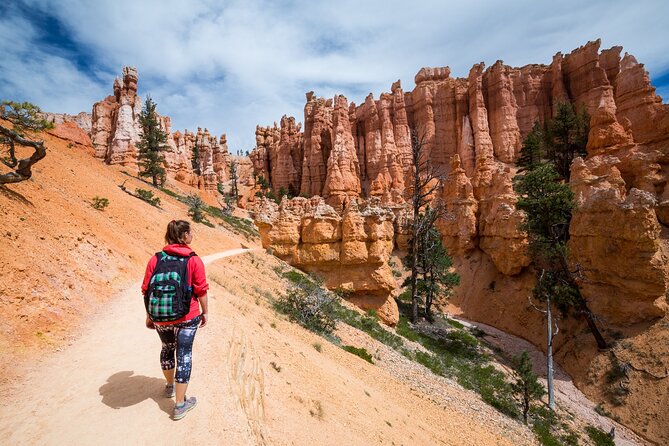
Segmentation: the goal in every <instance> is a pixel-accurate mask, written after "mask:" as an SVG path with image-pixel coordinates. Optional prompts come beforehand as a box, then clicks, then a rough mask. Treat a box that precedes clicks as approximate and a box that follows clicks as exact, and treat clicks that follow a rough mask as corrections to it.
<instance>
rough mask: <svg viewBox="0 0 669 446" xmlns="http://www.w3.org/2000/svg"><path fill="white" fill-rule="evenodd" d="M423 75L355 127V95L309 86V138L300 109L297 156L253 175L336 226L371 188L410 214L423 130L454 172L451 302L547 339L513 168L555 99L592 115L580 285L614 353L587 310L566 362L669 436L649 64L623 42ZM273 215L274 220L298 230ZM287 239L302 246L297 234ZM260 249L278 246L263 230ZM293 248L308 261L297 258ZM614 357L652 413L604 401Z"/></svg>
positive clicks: (581, 162) (448, 198) (663, 272)
mask: <svg viewBox="0 0 669 446" xmlns="http://www.w3.org/2000/svg"><path fill="white" fill-rule="evenodd" d="M415 83H416V86H415V88H414V89H413V90H411V91H408V92H403V90H402V88H401V85H400V83H399V81H398V82H396V83H394V84H393V85H392V87H391V92H390V93H382V94H381V95H380V97H379V99H374V97H373V96H372V95H371V94H370V95H369V96H367V98H365V101H364V102H363V103H362V104H360V105H356V104H354V103H350V104H348V122H344V120H345V107H346V106H347V101H346V99H345V98H343V97H342V96H336V97H335V98H334V100H330V99H327V100H326V99H323V98H317V97H315V96H314V94H313V92H310V93H307V104H306V105H305V113H304V122H305V127H304V132H302V133H299V125H296V124H295V120H294V119H293V118H284V119H282V122H281V129H283V128H284V127H286V128H290V129H291V132H288V131H286V132H284V131H283V130H281V131H279V130H275V131H274V133H273V145H274V146H275V147H282V150H283V151H284V153H285V154H286V155H284V156H285V157H286V159H288V158H289V159H290V163H287V162H278V161H275V162H256V163H254V169H255V172H256V174H258V175H263V176H265V177H266V178H271V179H276V181H283V183H280V184H281V185H282V186H283V187H286V184H287V185H289V186H290V187H292V190H293V191H298V187H299V193H300V194H302V195H305V196H314V195H318V196H321V197H323V200H324V202H325V203H328V204H330V205H332V210H333V212H334V213H332V214H331V216H330V217H329V218H331V219H333V220H336V221H339V220H338V219H340V220H341V219H343V215H345V214H346V212H348V211H347V209H348V207H347V206H348V203H349V202H357V201H358V200H359V199H360V198H361V197H362V198H363V199H364V198H372V197H373V198H375V199H376V200H379V202H380V203H381V205H382V206H386V207H393V208H401V207H402V206H406V204H407V203H406V200H407V198H408V196H409V193H410V188H409V186H410V184H411V183H410V178H411V176H412V173H413V166H412V162H411V159H412V158H411V136H412V132H415V133H416V134H417V135H418V136H419V137H420V138H422V140H423V142H424V144H425V148H426V150H427V152H428V153H429V159H430V161H431V162H432V164H433V165H434V166H436V167H437V168H439V169H441V170H442V171H443V172H444V173H446V175H447V177H446V181H445V182H444V185H443V190H441V191H440V197H441V198H442V199H443V202H444V204H445V206H446V209H447V214H446V216H445V217H444V218H443V219H440V220H439V221H438V223H437V225H438V228H439V230H440V232H441V234H442V237H443V241H444V244H445V246H446V247H447V248H448V250H449V252H450V254H451V255H452V256H453V257H454V264H455V267H456V270H457V271H458V273H459V274H460V275H461V284H460V286H459V287H458V288H457V289H456V291H455V293H454V295H453V297H452V298H451V306H450V310H451V311H453V312H458V313H460V314H464V315H465V317H467V318H469V319H473V320H477V321H480V322H484V323H487V324H491V325H493V326H496V327H499V328H501V329H503V330H505V331H508V332H510V333H513V334H516V335H518V336H521V337H524V338H526V339H528V340H530V341H531V342H533V343H534V344H535V345H537V346H540V347H542V348H543V346H544V344H545V328H544V322H543V321H542V318H541V314H540V313H537V312H536V311H534V310H532V307H531V306H530V305H529V302H528V297H529V296H531V293H532V288H533V286H534V282H535V278H534V273H533V271H532V270H531V268H529V263H530V262H529V258H528V257H527V254H526V247H527V241H526V239H525V235H524V234H523V233H521V232H520V231H519V230H518V225H519V223H520V222H521V221H522V219H523V214H522V213H521V212H519V211H518V210H517V209H516V202H517V197H516V195H515V194H514V192H513V187H512V179H513V177H514V176H515V174H516V171H517V169H516V167H515V162H516V161H517V160H518V158H519V154H520V149H521V146H522V141H523V139H524V138H525V137H526V136H527V135H528V133H529V132H530V130H531V129H532V126H533V125H534V123H535V122H537V121H539V122H540V123H543V122H545V121H546V120H547V119H550V118H552V117H553V116H554V111H555V109H556V105H557V104H559V103H563V102H570V103H571V104H572V105H573V106H574V108H575V109H576V110H577V111H580V110H582V109H585V110H587V112H588V113H589V115H590V117H591V121H590V133H589V138H588V145H587V156H586V157H585V158H584V159H581V158H577V159H576V160H574V162H573V164H572V167H571V180H570V187H571V188H572V190H573V191H574V193H575V196H576V201H577V204H578V208H577V209H576V210H575V211H574V213H573V219H572V223H571V226H570V240H569V253H570V262H571V263H572V266H573V268H574V271H576V273H577V275H578V277H579V279H578V280H579V285H580V287H581V292H582V295H583V297H584V298H585V299H586V301H587V303H588V306H589V307H590V309H591V310H592V311H593V313H594V314H595V317H596V323H597V324H598V326H599V328H600V330H601V331H602V332H603V334H604V336H605V338H606V339H607V341H608V342H609V343H610V344H611V345H612V346H613V347H612V349H611V351H610V352H608V353H602V352H598V350H597V347H596V344H595V342H594V339H593V338H592V336H591V335H590V334H589V332H588V329H587V325H586V323H585V321H584V320H583V318H580V317H579V316H578V315H576V317H569V318H566V319H564V320H561V321H560V324H561V328H562V331H561V335H560V336H559V337H558V338H556V345H555V349H556V350H555V351H556V358H557V359H558V360H559V361H560V362H561V363H562V365H563V366H565V368H566V369H567V370H568V371H569V373H570V374H571V375H572V376H573V377H574V379H575V381H576V383H577V384H578V385H579V386H580V387H581V388H582V389H584V390H585V391H586V392H587V393H588V394H590V395H591V397H593V398H595V399H598V398H599V399H600V400H601V401H602V404H603V406H605V407H606V409H607V410H609V411H611V412H613V413H614V414H616V415H618V416H620V417H621V418H622V419H623V421H624V422H625V423H626V424H628V425H630V426H632V427H634V428H635V430H637V432H640V433H643V435H645V436H647V437H648V438H651V439H653V440H654V441H659V442H661V443H663V442H666V441H669V433H667V432H666V429H664V428H663V426H666V423H667V422H669V416H665V415H662V417H661V418H662V419H661V420H659V419H658V418H657V414H659V413H664V412H663V411H662V400H661V399H658V398H651V397H652V395H654V394H662V392H663V390H661V389H665V390H666V379H667V374H666V370H669V359H668V358H669V353H668V351H669V349H666V348H665V349H663V350H662V351H659V350H657V349H655V350H657V351H655V350H653V356H652V358H650V359H649V357H648V351H649V350H648V349H647V348H645V347H643V345H645V343H647V342H652V341H650V338H649V336H651V335H652V337H656V338H662V339H664V338H666V337H667V329H666V327H668V326H669V316H668V315H667V313H668V312H667V310H668V308H669V305H668V302H667V295H668V291H669V267H668V264H669V187H666V186H667V180H668V179H669V105H666V104H663V103H662V99H661V98H660V97H659V96H657V95H656V94H655V89H654V87H653V86H652V85H651V82H650V78H649V76H648V73H647V72H646V70H645V69H644V66H643V64H640V63H638V62H637V60H636V59H635V58H634V57H633V56H632V55H629V54H626V53H625V54H623V53H622V48H621V47H613V48H610V49H605V50H600V41H595V42H589V43H588V44H586V45H584V46H582V47H580V48H578V49H575V50H574V51H572V52H571V53H569V54H566V55H563V54H561V53H558V54H556V55H555V56H554V57H553V58H552V61H551V63H550V64H548V65H541V64H532V65H526V66H524V67H520V68H515V67H510V66H507V65H504V63H503V62H501V61H497V62H496V63H494V64H493V65H492V66H490V67H488V68H485V67H484V65H483V63H480V64H476V65H474V66H473V67H472V69H471V70H470V71H469V74H468V76H467V77H466V78H454V77H451V73H450V69H449V68H448V67H439V68H422V69H421V70H420V71H419V72H418V73H417V74H416V76H415ZM284 121H285V123H284ZM275 127H276V126H275ZM296 131H297V132H298V133H296ZM288 134H290V138H289V139H288V138H287V136H284V135H288ZM300 135H302V136H300ZM262 153H263V149H262V148H261V147H260V146H259V147H258V148H257V149H256V151H254V153H253V154H252V156H253V157H256V159H260V158H261V154H262ZM288 154H289V155H288ZM353 154H355V155H356V157H353V156H352V155H353ZM356 158H357V159H356ZM277 159H278V158H277ZM279 179H280V180H279ZM273 181H274V180H273ZM272 184H273V185H274V182H272ZM276 184H279V183H276ZM295 195H296V194H295ZM282 206H290V205H288V204H284V203H282ZM395 213H396V214H397V217H396V219H395V224H394V227H393V231H394V235H393V238H394V240H395V248H399V249H403V248H405V247H406V241H407V237H408V233H407V231H406V225H407V224H408V220H409V219H408V218H407V212H406V211H398V212H395ZM276 215H277V217H276V220H274V221H273V223H272V225H273V226H272V227H277V228H278V227H283V226H284V225H285V226H286V227H291V228H292V227H294V226H295V225H297V227H299V225H300V224H302V223H301V220H300V219H298V218H293V220H286V221H285V222H284V221H283V220H282V217H281V212H279V213H278V214H276ZM291 218H292V217H291ZM294 231H298V230H297V229H294ZM298 232H299V231H298ZM291 243H296V245H294V246H300V245H299V243H301V242H300V241H299V240H298V239H297V233H295V239H294V240H293V241H292V242H291ZM329 243H340V245H338V248H337V249H333V250H332V252H333V253H334V252H337V253H338V254H337V255H336V256H335V257H336V258H335V257H333V258H332V259H331V260H329V262H330V263H331V266H332V267H331V268H330V269H329V270H328V269H325V268H321V269H320V272H321V273H323V274H324V275H325V277H326V278H328V279H326V280H330V279H329V278H330V277H338V272H337V271H338V269H337V268H339V263H337V262H341V259H342V257H345V256H343V254H342V252H343V251H342V245H341V244H343V240H340V239H337V240H336V241H334V240H333V241H332V242H329ZM263 244H264V245H267V246H270V245H271V246H274V244H275V241H272V240H271V237H267V236H263ZM296 249H298V250H299V248H296ZM279 251H280V250H279ZM283 254H287V253H283ZM332 255H333V256H334V255H335V254H332ZM284 258H285V259H286V260H287V261H289V262H291V263H292V264H294V265H297V266H299V267H300V268H303V269H306V270H308V268H307V265H306V264H305V263H304V262H303V261H302V260H301V257H300V256H299V255H298V256H297V257H296V256H295V255H293V254H290V255H284ZM326 263H327V262H326ZM354 285H355V284H354ZM360 292H361V293H364V291H363V290H362V289H360ZM564 333H568V334H567V335H565V334H564ZM621 339H622V340H623V341H620V340H621ZM651 350H652V349H651ZM612 358H614V359H615V358H618V359H615V361H623V362H622V363H623V365H625V364H627V365H629V367H628V368H626V369H625V370H627V372H626V373H627V375H626V376H627V378H625V379H626V380H628V381H629V382H628V384H629V388H630V389H631V390H630V393H629V394H628V396H627V397H626V398H627V399H628V401H629V403H630V405H633V404H637V403H638V404H642V405H644V407H647V410H646V412H644V413H645V415H644V413H640V412H639V411H634V410H631V409H629V410H628V409H626V408H625V407H626V406H625V405H622V406H620V405H618V406H617V405H615V404H614V405H612V404H609V403H607V401H608V400H607V399H606V398H607V393H606V392H607V390H606V389H607V387H608V384H607V382H606V373H608V370H610V368H611V367H613V366H614V362H615V361H614V359H612ZM620 358H622V359H620ZM607 367H608V369H607ZM663 386H664V387H663ZM649 389H650V390H649ZM653 389H654V390H653ZM630 407H631V406H630ZM648 414H656V415H654V416H649V415H648Z"/></svg>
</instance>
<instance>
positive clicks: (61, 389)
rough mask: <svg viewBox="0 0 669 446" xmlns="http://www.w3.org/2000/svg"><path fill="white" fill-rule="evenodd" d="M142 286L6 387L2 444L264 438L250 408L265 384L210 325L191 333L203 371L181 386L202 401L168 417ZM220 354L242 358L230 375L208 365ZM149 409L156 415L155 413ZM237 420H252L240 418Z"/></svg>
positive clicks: (0, 414)
mask: <svg viewBox="0 0 669 446" xmlns="http://www.w3.org/2000/svg"><path fill="white" fill-rule="evenodd" d="M247 251H249V250H248V249H234V250H230V251H226V252H224V253H218V254H213V255H210V256H205V257H203V258H202V259H203V261H204V263H205V264H208V263H210V262H212V261H214V260H218V259H220V258H223V257H227V256H234V255H238V254H242V253H245V252H247ZM140 286H141V282H137V283H134V284H132V286H130V287H129V288H128V289H127V290H125V291H124V292H123V293H122V294H121V295H120V296H118V297H116V298H114V299H112V300H110V301H109V304H108V306H107V307H106V308H105V311H102V312H100V314H98V315H97V316H95V317H94V319H93V320H91V321H90V322H89V324H88V327H86V330H85V332H86V333H87V335H85V336H82V337H81V338H80V339H78V340H77V341H76V342H75V343H74V344H72V345H71V346H69V347H67V348H65V349H64V350H62V351H60V352H57V353H55V354H54V355H50V356H49V357H46V358H45V359H44V360H43V361H42V362H41V363H40V364H39V365H36V366H35V367H34V369H33V370H32V371H30V372H29V373H28V375H27V376H26V377H25V379H23V380H22V381H21V382H20V383H15V384H14V385H12V386H11V389H10V390H9V396H10V398H8V399H6V400H5V403H3V404H2V406H1V408H0V438H2V439H3V440H2V443H3V444H53V445H62V444H97V445H102V444H127V443H132V444H174V443H180V444H183V442H184V441H187V439H189V438H197V440H198V441H197V443H198V444H220V442H221V439H222V438H225V439H227V440H228V441H229V444H249V443H252V441H249V438H252V437H253V436H258V435H262V410H259V409H257V407H262V398H260V400H258V392H259V394H260V396H262V378H260V379H259V381H258V373H257V371H258V370H257V364H256V365H255V367H256V368H255V369H253V368H251V369H250V371H249V370H248V366H247V363H248V362H249V361H251V363H252V362H253V357H252V355H251V353H250V352H249V350H248V348H242V349H241V350H240V349H235V348H233V346H226V345H224V344H223V343H217V342H215V339H230V337H229V336H226V337H224V336H223V333H222V332H223V331H224V330H228V329H229V327H224V326H223V324H221V323H220V322H219V323H217V322H215V321H214V322H212V323H210V324H209V326H207V327H205V328H203V329H202V330H199V331H198V334H197V338H205V339H198V340H199V342H198V341H196V342H195V347H194V355H195V356H196V358H197V362H198V364H197V365H196V367H198V368H200V370H201V372H200V374H199V375H198V379H195V380H193V382H192V384H191V386H190V387H189V389H188V393H189V394H190V395H203V396H204V395H205V394H206V395H207V397H206V398H201V400H200V402H199V409H200V410H198V411H194V412H193V413H192V414H191V416H189V417H186V419H184V420H183V421H180V422H179V423H175V422H174V421H172V420H171V418H170V416H171V413H172V408H173V404H174V403H173V401H172V400H170V399H167V398H163V397H161V396H160V395H161V389H162V388H163V386H164V380H163V379H162V378H158V377H156V376H160V374H159V373H158V374H157V373H156V372H157V370H156V364H157V361H158V354H159V351H160V340H159V339H158V336H150V335H149V333H147V329H146V328H145V327H144V310H143V302H142V299H141V298H140V291H139V290H140ZM207 338H209V339H208V340H207ZM221 344H223V345H221ZM221 349H224V350H223V351H220V352H219V351H217V350H221ZM225 350H227V351H229V353H227V352H226V351H225ZM219 355H221V356H223V357H226V356H227V357H228V358H234V357H235V356H237V357H239V358H241V360H238V361H236V363H237V364H240V365H239V366H238V367H237V371H236V372H234V373H233V372H232V371H231V372H230V373H229V374H223V375H218V374H217V371H220V370H221V368H220V367H217V366H216V365H215V364H211V363H213V361H214V360H215V358H217V357H221V356H219ZM208 363H210V364H208ZM233 363H235V361H231V364H233ZM254 373H255V375H254ZM202 375H205V376H202ZM260 376H262V375H261V374H260ZM229 380H234V385H231V384H232V383H230V382H229ZM254 380H256V381H255V382H259V384H258V385H256V384H254ZM235 386H239V387H240V388H241V389H242V391H241V392H239V393H238V394H237V396H238V398H236V399H231V398H229V397H228V394H229V390H228V389H230V387H235ZM254 386H255V387H254ZM258 386H259V387H258ZM5 396H8V395H7V394H5ZM249 396H254V398H249ZM246 401H250V403H247V402H246ZM100 402H102V403H103V404H100ZM214 403H215V404H216V407H212V406H213V404H214ZM156 405H157V406H158V407H159V408H160V411H161V412H160V414H161V416H158V417H156V416H155V414H156V410H155V407H156ZM235 405H237V406H242V407H244V409H245V410H244V411H240V410H238V408H237V407H235ZM245 406H246V407H245ZM202 414H225V416H220V417H215V416H214V417H212V416H207V417H205V416H203V415H202ZM244 415H246V416H249V417H252V419H249V420H245V419H243V417H244ZM240 417H241V418H242V419H240Z"/></svg>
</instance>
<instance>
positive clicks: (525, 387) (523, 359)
mask: <svg viewBox="0 0 669 446" xmlns="http://www.w3.org/2000/svg"><path fill="white" fill-rule="evenodd" d="M514 362H515V363H516V364H515V365H516V367H515V370H514V372H513V375H514V377H515V382H513V383H511V390H512V391H513V393H514V395H515V396H516V398H518V399H519V401H520V405H521V408H522V410H523V419H524V420H525V424H527V414H528V412H529V411H530V406H531V404H532V401H534V400H536V399H539V398H541V397H542V396H543V395H544V393H546V391H545V390H544V387H543V386H542V385H541V383H539V381H538V380H537V375H535V374H534V372H533V371H532V360H531V359H530V355H529V354H528V353H527V351H524V352H523V353H522V354H521V355H520V356H519V357H517V358H515V361H514Z"/></svg>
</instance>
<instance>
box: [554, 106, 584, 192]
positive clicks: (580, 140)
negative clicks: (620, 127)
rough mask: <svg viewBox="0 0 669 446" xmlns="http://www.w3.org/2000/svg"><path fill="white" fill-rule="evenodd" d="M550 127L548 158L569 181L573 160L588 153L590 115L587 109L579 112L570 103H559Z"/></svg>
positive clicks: (562, 176)
mask: <svg viewBox="0 0 669 446" xmlns="http://www.w3.org/2000/svg"><path fill="white" fill-rule="evenodd" d="M548 127H549V132H548V133H547V136H548V138H547V139H548V155H549V156H548V158H549V160H550V161H551V162H552V163H553V165H554V166H555V169H556V171H557V172H558V173H559V174H560V177H561V178H563V179H565V180H566V181H569V174H570V171H569V169H570V168H571V162H572V161H573V160H574V158H576V157H577V156H586V155H587V154H588V152H587V150H586V146H587V144H588V131H589V128H590V116H589V115H588V113H587V111H585V109H584V110H583V111H582V112H581V113H579V114H577V113H575V112H574V107H573V106H572V105H571V104H570V103H568V102H564V103H559V104H557V106H556V113H555V118H553V119H552V120H550V122H549V124H548Z"/></svg>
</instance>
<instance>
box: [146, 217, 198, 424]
mask: <svg viewBox="0 0 669 446" xmlns="http://www.w3.org/2000/svg"><path fill="white" fill-rule="evenodd" d="M192 241H193V233H192V231H191V228H190V223H188V222H187V221H184V220H172V221H171V222H169V223H168V225H167V232H166V233H165V243H167V246H165V247H164V248H163V250H162V251H161V252H159V253H157V254H156V255H154V256H153V257H151V260H149V263H148V265H147V266H146V273H145V274H144V281H143V283H142V294H144V301H145V306H146V327H147V328H149V329H154V328H155V330H156V331H157V332H158V336H160V341H161V342H162V349H161V351H160V366H161V368H162V370H163V374H164V375H165V379H166V380H167V384H166V385H165V396H166V397H168V398H172V397H174V396H176V404H175V406H174V414H173V419H174V420H180V419H182V418H183V417H184V416H186V413H187V412H188V411H189V410H191V409H192V408H193V407H195V405H196V404H197V399H196V398H195V397H190V398H188V397H186V389H187V388H188V381H189V380H190V372H191V367H192V363H191V361H192V352H193V340H194V339H195V332H196V331H197V329H198V327H204V326H205V325H207V318H208V315H207V308H208V307H207V305H208V302H207V290H208V289H209V284H208V283H207V277H206V276H205V271H204V263H202V259H200V257H198V256H197V255H196V254H195V253H194V252H193V250H192V249H191V248H190V247H189V246H188V244H189V243H191V242H192ZM182 279H184V280H185V281H184V280H182ZM182 287H183V288H182ZM175 353H176V361H175Z"/></svg>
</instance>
